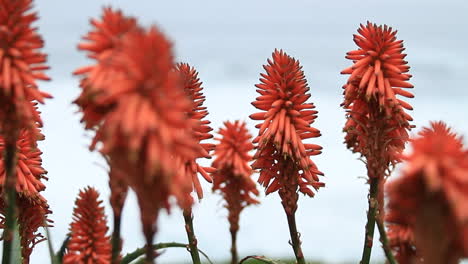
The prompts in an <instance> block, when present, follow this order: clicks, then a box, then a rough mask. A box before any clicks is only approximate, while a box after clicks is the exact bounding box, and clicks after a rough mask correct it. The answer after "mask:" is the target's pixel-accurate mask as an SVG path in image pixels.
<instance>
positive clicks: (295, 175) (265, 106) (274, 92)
mask: <svg viewBox="0 0 468 264" xmlns="http://www.w3.org/2000/svg"><path fill="white" fill-rule="evenodd" d="M264 69H265V71H266V74H261V76H262V78H261V79H260V81H261V83H260V84H257V85H255V86H256V87H257V88H258V89H257V92H258V93H259V94H260V95H261V96H259V97H257V98H256V101H255V102H253V103H252V105H253V106H255V107H256V108H258V109H260V110H262V111H264V112H259V113H256V114H252V115H251V116H250V118H251V119H253V120H261V121H262V123H260V124H257V125H256V128H259V129H260V130H259V133H258V136H257V137H256V138H255V139H254V140H253V142H254V143H255V144H257V145H256V147H255V148H256V149H257V151H256V153H255V155H254V157H253V159H254V160H255V162H254V163H253V164H252V167H253V168H254V169H259V170H260V178H259V180H258V181H259V183H260V184H262V185H263V186H265V187H266V193H267V194H269V193H272V192H275V191H278V190H280V192H282V191H286V189H288V187H286V186H289V185H291V188H290V189H291V192H292V193H296V189H297V188H298V189H299V191H300V192H302V193H304V194H307V195H309V196H314V192H313V191H312V190H311V189H310V187H312V188H314V189H315V190H317V189H318V188H320V187H322V186H324V184H323V183H322V182H320V181H319V178H318V175H322V172H320V171H319V170H318V169H317V166H316V165H315V163H314V162H313V161H312V160H311V159H310V156H313V155H318V154H320V153H321V151H320V150H321V149H322V147H320V146H318V145H315V144H304V143H303V142H302V140H303V139H307V138H314V137H318V136H320V131H319V130H318V129H316V128H314V127H312V126H311V124H312V123H313V122H314V120H315V118H316V117H317V116H316V114H317V111H315V110H313V109H314V108H315V106H314V104H313V103H307V102H306V101H307V100H308V99H309V98H310V94H308V93H307V92H308V91H309V87H308V86H307V81H306V79H305V77H304V72H303V71H302V67H301V66H300V65H299V61H297V60H295V59H294V58H292V57H290V56H289V55H287V54H286V53H284V52H283V51H281V50H280V51H278V50H275V52H274V53H273V60H268V65H265V66H264Z"/></svg>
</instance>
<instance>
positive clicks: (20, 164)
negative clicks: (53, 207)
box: [0, 129, 47, 199]
mask: <svg viewBox="0 0 468 264" xmlns="http://www.w3.org/2000/svg"><path fill="white" fill-rule="evenodd" d="M36 133H37V134H39V135H40V136H41V137H43V135H42V134H41V133H40V132H39V131H38V132H36ZM30 135H31V131H30V130H26V129H23V130H21V131H20V133H19V137H18V140H17V141H16V150H17V153H16V155H17V157H18V160H17V163H16V192H17V193H18V195H20V196H25V197H26V198H28V199H37V198H38V197H40V195H39V192H41V191H43V190H45V185H44V183H42V182H41V179H46V180H47V177H46V176H45V174H46V173H47V171H46V170H44V169H43V168H42V166H41V165H42V159H41V154H42V152H41V151H40V150H39V149H38V148H37V143H36V141H35V140H33V139H32V137H31V136H30ZM4 151H5V142H4V139H3V138H2V137H0V157H1V159H0V188H1V189H2V191H3V186H4V184H5V179H6V170H5V164H4V157H3V153H4Z"/></svg>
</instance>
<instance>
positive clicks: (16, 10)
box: [0, 0, 51, 263]
mask: <svg viewBox="0 0 468 264" xmlns="http://www.w3.org/2000/svg"><path fill="white" fill-rule="evenodd" d="M0 6H1V8H2V12H1V13H0V40H1V43H2V45H1V46H0V105H2V111H1V112H0V134H1V136H2V137H3V138H4V140H5V146H4V147H5V154H4V161H5V168H6V180H5V182H4V186H3V187H4V188H3V190H2V197H3V200H4V205H5V207H6V215H5V217H6V219H5V221H6V223H5V226H4V233H3V238H4V243H3V257H2V261H3V263H9V262H10V261H11V257H10V254H11V244H12V240H13V229H14V226H15V223H14V222H15V218H16V216H17V212H16V208H15V204H16V201H15V200H16V192H15V185H16V183H15V182H16V178H15V175H16V172H15V168H16V165H15V163H16V159H17V157H16V156H15V153H16V151H17V150H16V141H17V139H18V136H19V133H20V130H21V129H27V130H29V131H31V133H30V134H29V135H30V136H31V137H32V138H33V139H34V140H35V139H36V137H37V136H38V135H39V134H38V133H37V129H36V125H37V124H42V123H41V119H40V117H39V114H38V113H37V111H36V108H35V103H34V102H36V101H37V102H41V103H43V102H44V99H45V98H50V97H51V96H50V95H49V94H47V93H44V92H42V91H39V90H38V86H37V83H36V81H37V80H49V78H48V77H47V76H46V75H45V74H44V73H43V71H44V70H46V69H47V68H48V66H45V65H44V63H45V61H46V55H45V54H43V53H41V52H40V51H39V50H40V49H41V48H42V47H43V45H44V42H43V40H42V38H41V36H40V35H39V34H38V33H37V28H35V27H33V26H32V24H33V23H34V22H35V21H36V20H37V18H38V17H37V14H36V13H34V12H31V11H30V10H31V8H32V0H1V1H0Z"/></svg>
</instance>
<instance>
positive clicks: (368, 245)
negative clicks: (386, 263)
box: [360, 178, 379, 264]
mask: <svg viewBox="0 0 468 264" xmlns="http://www.w3.org/2000/svg"><path fill="white" fill-rule="evenodd" d="M378 180H379V179H375V178H374V179H371V180H370V189H369V201H368V203H369V209H368V211H367V223H366V232H365V237H364V248H363V250H362V257H361V262H360V263H361V264H367V263H369V262H370V256H371V252H372V244H373V241H374V230H375V219H376V213H377V208H378V202H377V194H378V188H379V183H378Z"/></svg>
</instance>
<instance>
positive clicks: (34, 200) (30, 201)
mask: <svg viewBox="0 0 468 264" xmlns="http://www.w3.org/2000/svg"><path fill="white" fill-rule="evenodd" d="M31 134H33V132H31V130H26V129H22V130H20V133H19V138H18V140H17V141H16V151H17V152H16V156H17V157H18V159H17V162H16V168H15V172H16V183H15V185H16V193H17V197H16V206H17V210H18V224H19V229H20V235H21V241H20V242H21V248H22V252H21V253H22V257H23V263H29V256H30V255H31V252H32V250H33V248H34V246H35V245H36V244H37V243H39V242H41V241H43V240H45V238H44V237H43V236H42V235H41V234H40V233H38V232H37V230H38V229H39V227H43V226H46V225H47V221H49V220H47V215H48V214H50V213H51V211H50V210H49V207H48V204H47V201H46V200H45V198H44V197H42V195H41V194H40V192H41V191H43V190H45V185H44V183H42V182H41V180H42V179H46V180H47V177H45V174H46V173H47V171H46V170H44V169H43V168H42V159H41V154H42V152H41V151H40V150H39V149H38V148H37V142H36V140H33V137H32V136H31ZM34 134H36V136H35V137H37V136H40V137H42V138H43V135H42V134H41V133H40V131H39V129H38V128H37V127H36V131H35V132H34ZM4 153H5V141H4V139H3V138H2V137H0V158H1V159H0V190H1V192H2V193H3V192H4V190H5V180H6V174H7V172H6V169H5V157H4V156H5V155H4ZM2 197H3V196H2ZM0 200H1V203H0V213H1V214H2V215H6V211H7V209H6V208H5V200H4V198H2V199H0ZM2 228H4V226H2Z"/></svg>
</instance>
